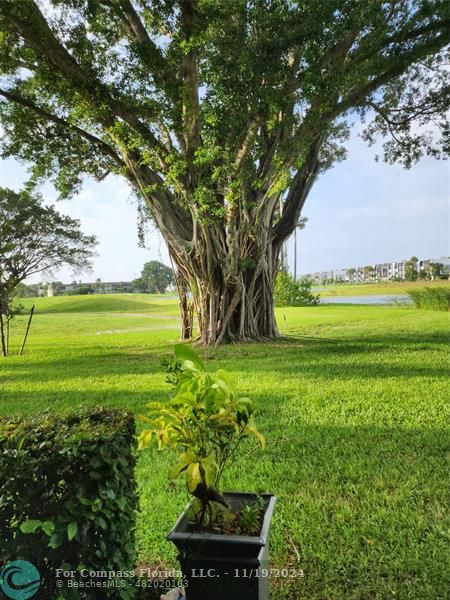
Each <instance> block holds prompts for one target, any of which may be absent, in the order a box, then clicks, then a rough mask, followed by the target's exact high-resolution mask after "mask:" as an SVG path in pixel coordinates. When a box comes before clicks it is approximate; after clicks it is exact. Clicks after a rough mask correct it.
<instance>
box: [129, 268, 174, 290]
mask: <svg viewBox="0 0 450 600" xmlns="http://www.w3.org/2000/svg"><path fill="white" fill-rule="evenodd" d="M139 279H140V282H141V284H142V287H141V289H142V290H143V291H144V292H147V293H149V294H164V292H165V291H166V290H167V288H168V287H169V285H172V284H173V283H174V277H173V271H172V269H171V268H170V267H167V266H166V265H164V264H163V263H161V262H159V261H157V260H151V261H149V262H147V263H145V265H144V267H143V269H142V272H141V277H140V278H139ZM135 281H136V280H135Z"/></svg>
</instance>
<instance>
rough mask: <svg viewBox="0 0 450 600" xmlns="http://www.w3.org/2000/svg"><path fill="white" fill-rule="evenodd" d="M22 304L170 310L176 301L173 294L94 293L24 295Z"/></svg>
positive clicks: (64, 309) (55, 308)
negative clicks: (25, 296) (30, 296)
mask: <svg viewBox="0 0 450 600" xmlns="http://www.w3.org/2000/svg"><path fill="white" fill-rule="evenodd" d="M20 304H22V305H23V306H24V308H25V309H29V308H30V307H31V305H32V304H35V305H36V313H41V314H50V313H75V312H76V313H99V312H129V313H132V312H144V313H145V312H157V313H163V312H167V310H168V309H169V308H174V311H173V312H175V313H176V304H177V303H176V301H175V300H174V299H173V298H170V296H160V295H150V294H93V295H89V296H54V297H52V298H24V299H22V300H21V301H20Z"/></svg>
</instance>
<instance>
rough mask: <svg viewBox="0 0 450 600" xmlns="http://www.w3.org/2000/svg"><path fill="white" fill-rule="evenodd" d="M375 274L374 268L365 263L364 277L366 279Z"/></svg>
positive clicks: (371, 277)
mask: <svg viewBox="0 0 450 600" xmlns="http://www.w3.org/2000/svg"><path fill="white" fill-rule="evenodd" d="M374 275H375V269H374V268H373V267H372V265H366V266H365V267H364V277H365V278H367V279H373V277H374Z"/></svg>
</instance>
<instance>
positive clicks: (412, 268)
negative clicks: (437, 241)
mask: <svg viewBox="0 0 450 600" xmlns="http://www.w3.org/2000/svg"><path fill="white" fill-rule="evenodd" d="M418 262H419V259H418V258H417V256H411V258H410V259H409V260H407V261H406V263H405V279H406V281H417V277H418V272H417V263H418Z"/></svg>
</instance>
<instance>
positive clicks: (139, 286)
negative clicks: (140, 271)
mask: <svg viewBox="0 0 450 600" xmlns="http://www.w3.org/2000/svg"><path fill="white" fill-rule="evenodd" d="M131 290H132V291H133V292H143V291H144V290H145V285H144V282H143V281H142V277H136V279H133V281H132V282H131Z"/></svg>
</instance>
